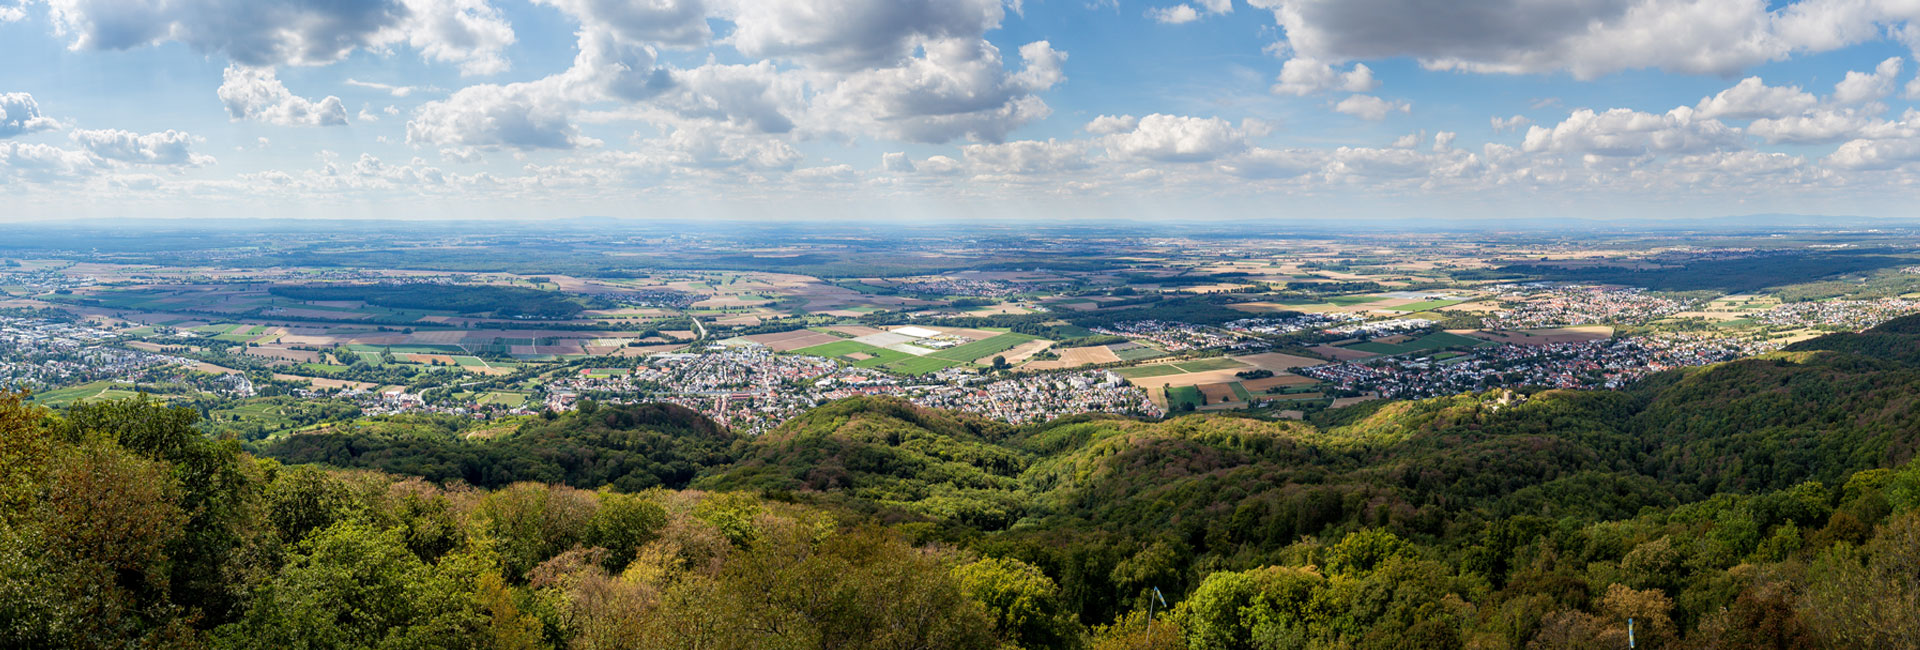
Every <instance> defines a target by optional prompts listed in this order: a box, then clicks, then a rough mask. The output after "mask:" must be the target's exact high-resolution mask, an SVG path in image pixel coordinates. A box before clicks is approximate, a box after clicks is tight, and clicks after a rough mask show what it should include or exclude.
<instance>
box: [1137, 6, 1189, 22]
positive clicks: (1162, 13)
mask: <svg viewBox="0 0 1920 650" xmlns="http://www.w3.org/2000/svg"><path fill="white" fill-rule="evenodd" d="M1147 17H1149V18H1152V19H1153V20H1154V22H1158V23H1162V24H1167V25H1184V24H1186V23H1190V22H1193V21H1196V20H1199V19H1200V12H1199V11H1198V10H1195V9H1194V8H1193V5H1184V4H1183V5H1174V6H1171V7H1157V8H1154V9H1148V10H1147Z"/></svg>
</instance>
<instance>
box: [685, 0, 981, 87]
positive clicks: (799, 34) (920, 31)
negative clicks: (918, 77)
mask: <svg viewBox="0 0 1920 650" xmlns="http://www.w3.org/2000/svg"><path fill="white" fill-rule="evenodd" d="M723 13H725V14H726V15H727V16H728V17H729V18H731V19H732V21H733V24H734V31H733V34H732V35H731V36H729V37H728V38H727V42H728V43H730V44H732V45H733V47H734V49H737V50H739V51H740V52H741V53H742V54H746V55H747V56H751V57H774V56H778V57H790V58H794V59H798V60H801V61H803V62H806V63H807V64H809V65H813V66H818V67H820V68H823V69H829V70H839V71H852V70H861V69H870V68H880V67H889V66H894V65H899V64H901V63H902V62H904V61H905V60H906V59H907V58H908V57H909V56H911V55H912V53H913V50H914V48H916V47H918V46H920V45H921V44H922V43H924V42H927V41H940V40H946V39H954V38H968V39H972V38H979V37H980V35H981V34H985V33H986V32H987V30H990V29H993V28H996V27H999V26H1000V20H1001V19H1002V18H1003V17H1004V16H1005V10H1004V9H1003V8H1002V4H1001V2H1000V0H787V1H784V2H761V1H757V0H738V1H736V2H733V3H732V4H731V6H730V7H727V8H726V10H725V11H724V12H723Z"/></svg>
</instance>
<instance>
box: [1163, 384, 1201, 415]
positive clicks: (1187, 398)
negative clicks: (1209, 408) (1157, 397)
mask: <svg viewBox="0 0 1920 650" xmlns="http://www.w3.org/2000/svg"><path fill="white" fill-rule="evenodd" d="M1187 404H1192V405H1193V406H1194V407H1196V408H1197V407H1201V406H1206V405H1207V396H1206V395H1203V394H1201V393H1200V388H1199V387H1196V386H1170V387H1168V388H1167V410H1168V411H1170V412H1171V411H1179V410H1182V406H1183V405H1187Z"/></svg>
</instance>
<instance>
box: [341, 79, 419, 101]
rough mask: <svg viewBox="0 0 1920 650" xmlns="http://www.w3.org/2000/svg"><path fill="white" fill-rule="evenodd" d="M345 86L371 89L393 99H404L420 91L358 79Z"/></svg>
mask: <svg viewBox="0 0 1920 650" xmlns="http://www.w3.org/2000/svg"><path fill="white" fill-rule="evenodd" d="M346 84H347V85H349V86H355V87H359V88H372V89H374V90H378V91H380V92H384V93H387V94H389V95H393V96H394V97H406V96H408V95H411V94H413V92H414V91H416V90H420V87H419V86H395V85H393V84H383V83H378V82H373V81H361V80H359V79H348V80H347V81H346Z"/></svg>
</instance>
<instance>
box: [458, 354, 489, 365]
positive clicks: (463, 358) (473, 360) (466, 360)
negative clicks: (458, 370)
mask: <svg viewBox="0 0 1920 650" xmlns="http://www.w3.org/2000/svg"><path fill="white" fill-rule="evenodd" d="M453 362H454V363H457V364H460V365H462V366H479V367H485V366H486V365H487V362H485V361H482V360H480V357H473V356H467V355H455V356H454V357H453Z"/></svg>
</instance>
